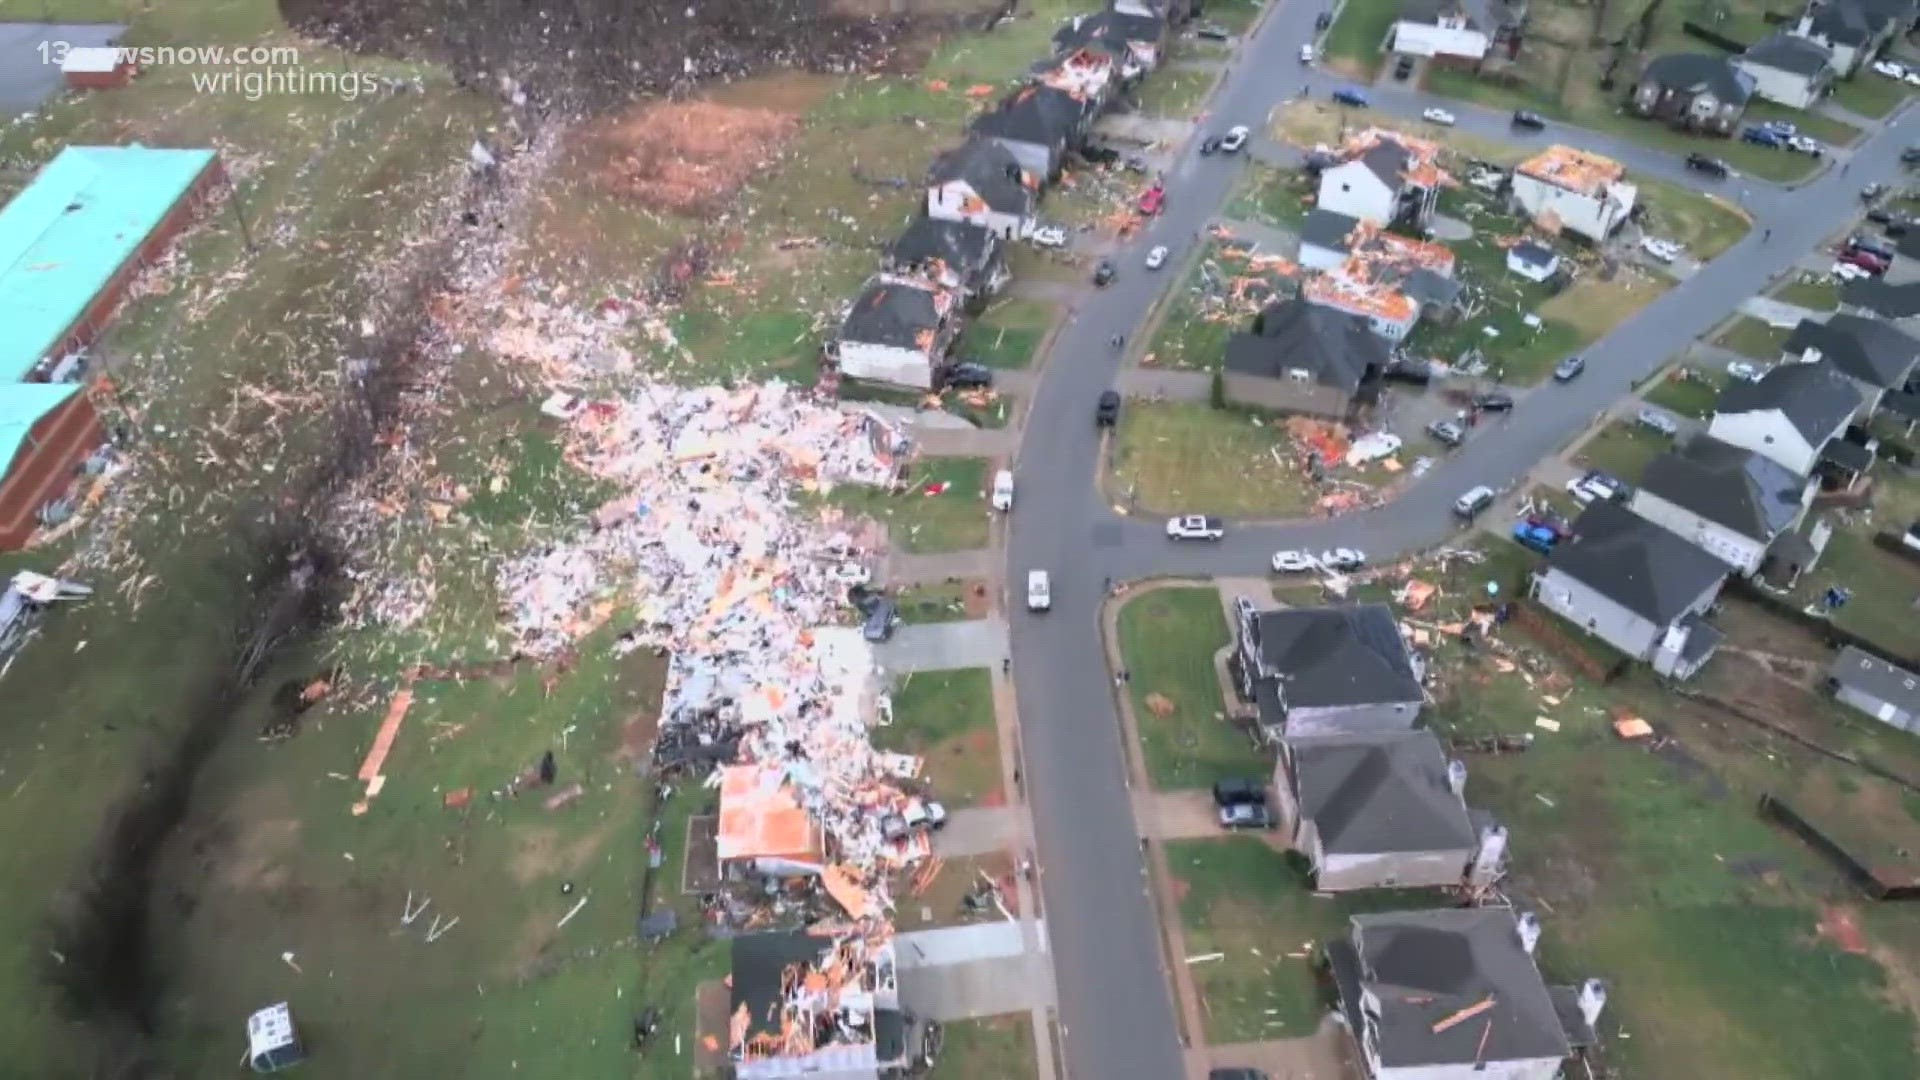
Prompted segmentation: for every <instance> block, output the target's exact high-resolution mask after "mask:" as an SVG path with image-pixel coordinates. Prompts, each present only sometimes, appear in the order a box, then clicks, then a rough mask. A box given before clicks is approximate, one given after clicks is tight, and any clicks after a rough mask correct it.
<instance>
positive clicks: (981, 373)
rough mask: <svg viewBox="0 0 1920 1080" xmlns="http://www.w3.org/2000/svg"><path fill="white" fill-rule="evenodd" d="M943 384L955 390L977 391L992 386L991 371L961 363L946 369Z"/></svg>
mask: <svg viewBox="0 0 1920 1080" xmlns="http://www.w3.org/2000/svg"><path fill="white" fill-rule="evenodd" d="M944 381H945V383H946V384H947V385H948V386H950V387H952V388H954V389H955V390H978V389H980V388H982V387H987V386H992V385H993V369H992V368H990V367H988V366H987V365H985V364H976V363H973V362H971V361H963V362H961V363H958V364H955V365H953V366H952V367H950V368H948V369H947V373H946V378H945V380H944Z"/></svg>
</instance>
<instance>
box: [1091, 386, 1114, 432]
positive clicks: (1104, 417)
mask: <svg viewBox="0 0 1920 1080" xmlns="http://www.w3.org/2000/svg"><path fill="white" fill-rule="evenodd" d="M1093 421H1094V423H1096V424H1099V425H1100V426H1101V427H1112V426H1113V425H1115V424H1117V423H1119V422H1120V392H1119V391H1118V390H1102V391H1101V392H1100V403H1099V404H1098V405H1095V406H1094V407H1093Z"/></svg>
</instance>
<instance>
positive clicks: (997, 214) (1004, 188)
mask: <svg viewBox="0 0 1920 1080" xmlns="http://www.w3.org/2000/svg"><path fill="white" fill-rule="evenodd" d="M1039 199H1040V182H1039V179H1038V177H1037V175H1036V174H1034V173H1032V172H1029V171H1027V169H1025V168H1024V167H1022V166H1021V164H1020V162H1019V160H1018V159H1017V158H1015V157H1014V156H1013V152H1012V151H1010V150H1008V149H1007V148H1006V147H1004V146H1002V145H1000V144H999V143H998V142H995V141H994V140H992V139H982V138H973V139H968V140H967V141H966V142H964V143H961V144H960V146H958V147H957V148H955V149H953V150H949V151H948V152H946V153H944V154H942V155H940V156H939V157H937V158H935V159H934V161H933V168H932V169H930V170H929V171H928V173H927V216H928V217H930V218H937V219H939V220H942V221H964V222H967V223H969V224H973V225H979V226H981V227H983V228H985V229H987V230H988V231H990V232H992V233H993V234H994V235H995V236H998V237H1000V238H1001V239H1002V240H1012V239H1015V238H1017V237H1023V236H1026V235H1027V234H1029V233H1031V232H1032V231H1033V225H1034V208H1035V206H1036V205H1037V204H1038V202H1039Z"/></svg>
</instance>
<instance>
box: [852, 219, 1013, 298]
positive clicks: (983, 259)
mask: <svg viewBox="0 0 1920 1080" xmlns="http://www.w3.org/2000/svg"><path fill="white" fill-rule="evenodd" d="M880 267H881V269H883V270H886V271H888V272H889V273H895V274H912V275H918V276H920V277H924V278H928V279H931V280H932V281H934V282H935V283H937V284H939V285H941V286H944V287H945V288H948V289H957V290H959V292H960V294H961V295H962V296H963V297H964V298H965V299H966V300H967V302H968V303H969V304H971V305H975V306H976V307H977V305H980V304H983V303H985V301H986V300H987V298H989V297H991V296H993V295H994V294H995V293H997V292H999V291H1000V290H1001V288H1003V287H1004V286H1005V285H1006V283H1007V282H1008V281H1009V280H1011V279H1012V277H1013V275H1012V273H1011V272H1010V271H1009V270H1008V269H1007V256H1006V246H1005V244H1004V243H1003V242H1002V241H1001V239H1000V237H999V235H998V234H996V233H995V232H994V231H993V230H992V229H989V228H987V227H986V226H984V225H975V224H973V223H971V222H966V221H948V220H945V219H942V218H932V217H918V218H914V219H913V221H912V223H910V224H909V225H908V226H907V227H906V230H905V231H903V232H902V233H901V234H900V235H899V236H898V237H896V238H895V239H894V241H893V243H891V244H889V245H887V251H886V254H885V255H884V256H883V257H882V259H881V262H880Z"/></svg>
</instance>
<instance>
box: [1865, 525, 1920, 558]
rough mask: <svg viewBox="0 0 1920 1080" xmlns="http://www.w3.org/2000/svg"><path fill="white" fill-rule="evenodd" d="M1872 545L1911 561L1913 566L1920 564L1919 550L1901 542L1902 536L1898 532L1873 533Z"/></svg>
mask: <svg viewBox="0 0 1920 1080" xmlns="http://www.w3.org/2000/svg"><path fill="white" fill-rule="evenodd" d="M1873 546H1874V547H1877V548H1879V549H1880V550H1881V551H1885V552H1888V553H1890V554H1894V555H1898V556H1900V557H1901V558H1903V559H1905V560H1907V561H1908V562H1910V563H1913V564H1914V565H1915V566H1920V550H1916V549H1914V548H1910V547H1908V546H1907V545H1906V544H1905V543H1904V542H1903V540H1902V537H1901V535H1900V534H1899V533H1896V532H1877V533H1874V534H1873Z"/></svg>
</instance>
